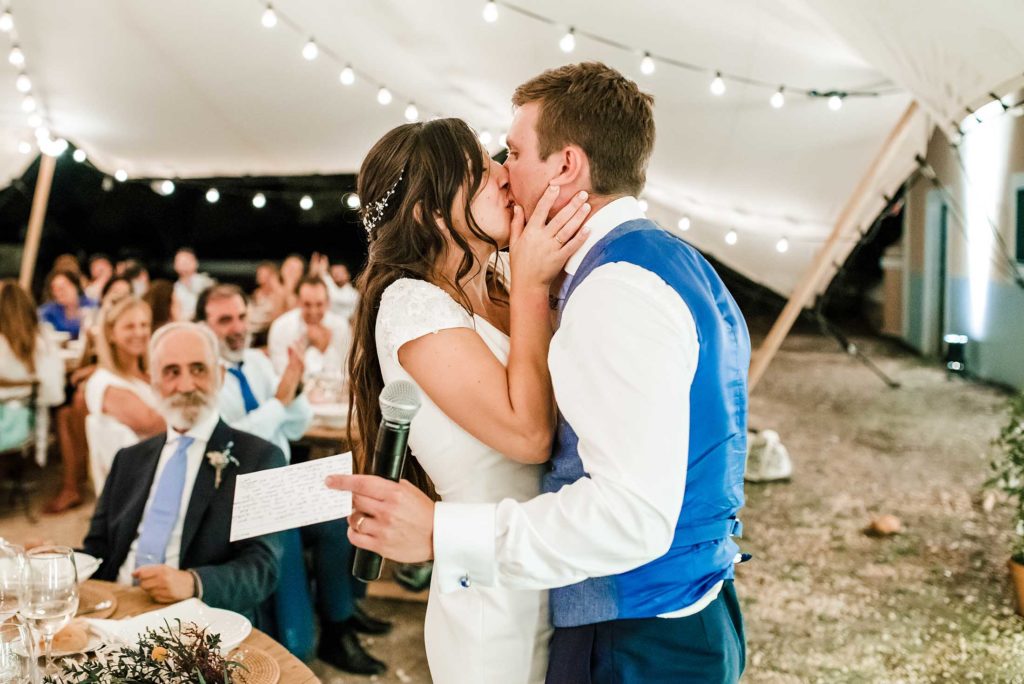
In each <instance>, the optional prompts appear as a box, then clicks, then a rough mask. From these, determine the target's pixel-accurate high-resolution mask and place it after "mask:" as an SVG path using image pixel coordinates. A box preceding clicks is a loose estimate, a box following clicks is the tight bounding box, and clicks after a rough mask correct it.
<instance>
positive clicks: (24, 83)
mask: <svg viewBox="0 0 1024 684" xmlns="http://www.w3.org/2000/svg"><path fill="white" fill-rule="evenodd" d="M14 84H15V86H16V87H17V88H18V92H19V93H27V92H28V91H30V90H32V79H31V78H29V77H28V74H19V75H18V80H17V81H15V82H14Z"/></svg>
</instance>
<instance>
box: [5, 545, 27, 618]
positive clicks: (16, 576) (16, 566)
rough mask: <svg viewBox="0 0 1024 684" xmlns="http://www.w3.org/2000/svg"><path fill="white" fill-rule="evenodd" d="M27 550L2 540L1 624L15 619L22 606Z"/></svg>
mask: <svg viewBox="0 0 1024 684" xmlns="http://www.w3.org/2000/svg"><path fill="white" fill-rule="evenodd" d="M24 564H25V549H23V548H21V547H20V546H18V545H16V544H10V543H8V542H7V541H6V540H4V539H0V624H2V623H4V622H7V620H8V619H9V618H11V617H13V616H14V615H15V614H16V613H17V612H18V608H19V606H20V605H21V594H22V582H23V577H22V572H23V566H24Z"/></svg>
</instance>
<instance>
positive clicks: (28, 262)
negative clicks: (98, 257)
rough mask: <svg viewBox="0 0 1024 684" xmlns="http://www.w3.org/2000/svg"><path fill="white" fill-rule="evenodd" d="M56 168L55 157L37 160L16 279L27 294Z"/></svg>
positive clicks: (34, 267) (48, 156) (42, 157)
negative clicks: (18, 273)
mask: <svg viewBox="0 0 1024 684" xmlns="http://www.w3.org/2000/svg"><path fill="white" fill-rule="evenodd" d="M56 168H57V158H56V157H51V156H50V155H48V154H44V155H42V156H41V157H40V158H39V173H38V174H37V175H36V191H35V195H34V196H33V197H32V212H31V213H30V214H29V217H28V234H27V235H26V236H25V248H24V250H23V251H22V253H21V277H20V278H19V279H18V281H19V282H20V283H21V286H22V287H23V288H25V290H26V291H29V292H31V289H32V276H33V275H34V274H35V270H36V259H37V258H38V257H39V241H40V239H41V238H42V236H43V222H44V221H45V220H46V205H47V203H48V202H49V201H50V188H51V187H52V185H53V172H54V169H56Z"/></svg>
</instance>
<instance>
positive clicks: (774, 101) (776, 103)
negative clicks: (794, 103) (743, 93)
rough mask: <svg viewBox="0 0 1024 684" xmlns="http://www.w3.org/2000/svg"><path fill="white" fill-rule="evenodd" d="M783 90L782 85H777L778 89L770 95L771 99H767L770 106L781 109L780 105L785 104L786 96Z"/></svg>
mask: <svg viewBox="0 0 1024 684" xmlns="http://www.w3.org/2000/svg"><path fill="white" fill-rule="evenodd" d="M783 90H784V89H783V87H782V86H779V89H778V90H777V91H776V92H775V94H774V95H772V97H771V99H770V100H769V102H770V103H771V105H772V107H774V108H775V109H782V107H783V106H784V105H785V104H786V96H785V95H784V94H783V92H782V91H783Z"/></svg>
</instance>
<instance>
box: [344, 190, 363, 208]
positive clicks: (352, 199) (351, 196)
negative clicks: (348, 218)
mask: <svg viewBox="0 0 1024 684" xmlns="http://www.w3.org/2000/svg"><path fill="white" fill-rule="evenodd" d="M342 201H343V202H344V203H345V206H346V207H348V208H349V209H352V210H356V209H358V208H359V207H360V206H362V202H361V201H360V200H359V195H357V194H356V193H354V192H346V193H345V196H344V197H342Z"/></svg>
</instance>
